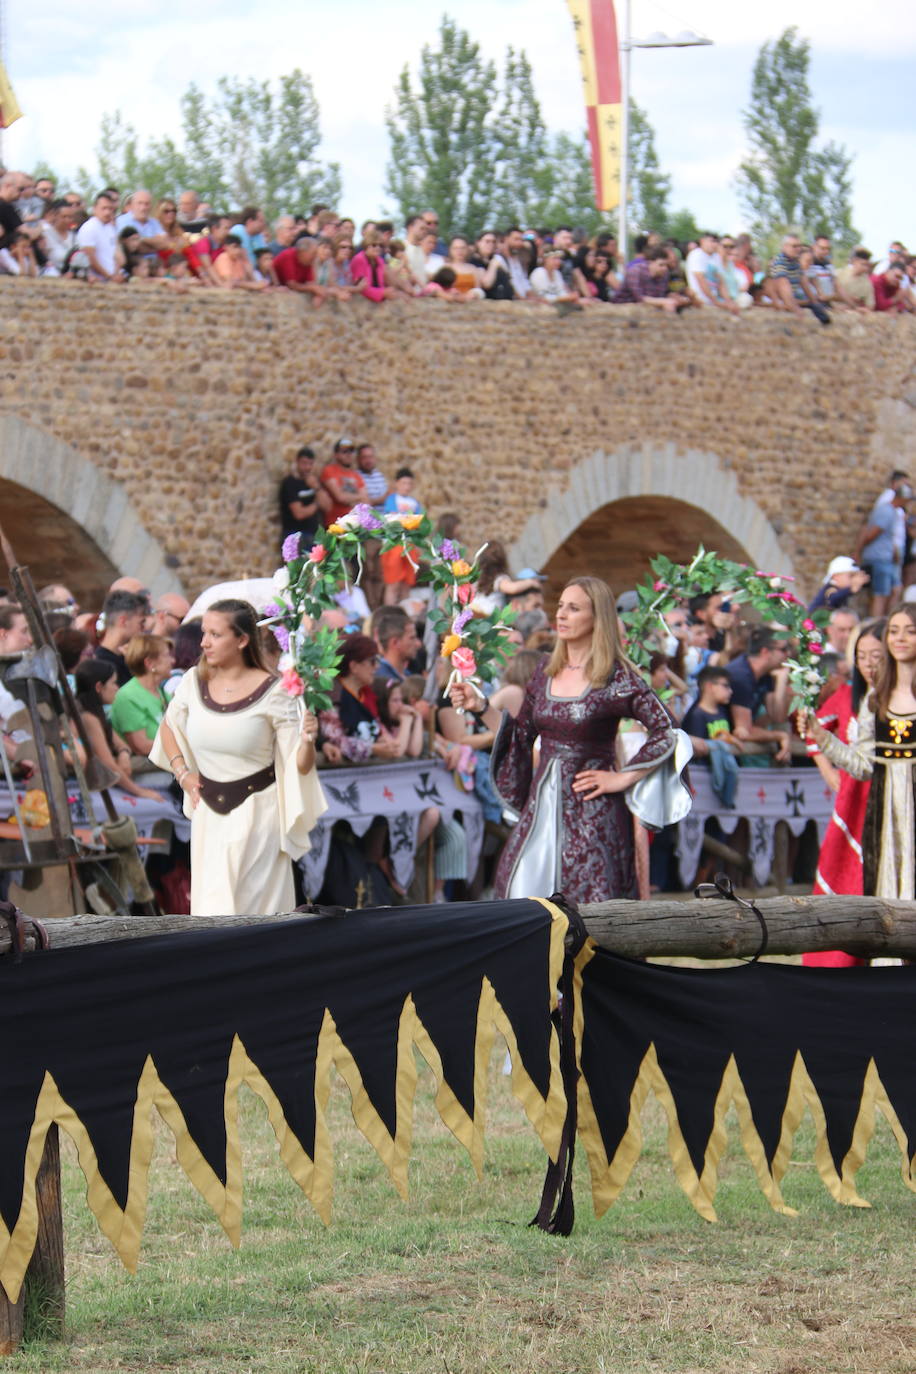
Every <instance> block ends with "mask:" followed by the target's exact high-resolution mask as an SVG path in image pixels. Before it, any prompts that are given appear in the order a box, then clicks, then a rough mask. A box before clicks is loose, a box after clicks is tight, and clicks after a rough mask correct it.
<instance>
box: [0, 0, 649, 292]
mask: <svg viewBox="0 0 916 1374" xmlns="http://www.w3.org/2000/svg"><path fill="white" fill-rule="evenodd" d="M0 3H2V0H0ZM619 47H620V203H619V204H618V206H617V260H618V263H619V265H621V266H622V267H626V265H627V258H628V256H629V254H628V253H627V197H628V196H629V191H630V187H629V172H630V167H629V162H630V50H631V43H630V0H623V37H622V38H621V39H620V44H619Z"/></svg>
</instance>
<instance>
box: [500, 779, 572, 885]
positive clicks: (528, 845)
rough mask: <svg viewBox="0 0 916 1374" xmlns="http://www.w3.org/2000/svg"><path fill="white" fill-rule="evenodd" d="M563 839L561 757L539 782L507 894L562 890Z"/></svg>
mask: <svg viewBox="0 0 916 1374" xmlns="http://www.w3.org/2000/svg"><path fill="white" fill-rule="evenodd" d="M562 839H563V837H562V807H561V806H560V760H559V759H556V758H554V759H551V760H550V763H549V764H548V765H547V767H546V769H545V770H544V773H543V774H542V776H541V780H540V782H539V783H538V789H537V798H536V800H535V804H534V817H533V819H532V822H531V829H530V830H529V831H528V835H527V838H526V839H525V843H524V844H523V845H522V848H521V850H520V851H519V854H518V858H517V859H516V860H515V864H514V865H513V868H512V876H511V877H510V879H509V883H508V886H507V888H506V896H507V897H530V896H531V895H532V893H537V894H538V895H540V896H543V897H549V896H550V895H551V894H552V893H554V892H558V891H559V890H560V886H561V883H560V853H561V849H562Z"/></svg>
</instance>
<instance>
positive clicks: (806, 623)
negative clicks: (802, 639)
mask: <svg viewBox="0 0 916 1374" xmlns="http://www.w3.org/2000/svg"><path fill="white" fill-rule="evenodd" d="M802 629H803V630H807V632H808V634H810V633H811V631H812V630H816V629H817V626H816V625H815V623H814V621H813V620H803V621H802Z"/></svg>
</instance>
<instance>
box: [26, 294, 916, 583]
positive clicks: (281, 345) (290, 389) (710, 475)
mask: <svg viewBox="0 0 916 1374" xmlns="http://www.w3.org/2000/svg"><path fill="white" fill-rule="evenodd" d="M914 345H916V320H914V319H913V318H912V317H906V318H902V319H897V318H888V317H883V316H873V317H867V318H864V319H863V318H859V317H850V316H840V317H839V318H837V320H836V321H835V322H834V323H833V325H832V326H831V327H830V328H828V329H824V328H821V327H820V326H819V325H817V324H816V323H815V322H814V321H813V320H810V319H807V318H805V319H803V320H801V321H799V322H797V323H796V322H794V321H792V320H788V319H786V318H784V317H782V316H780V315H777V314H776V313H770V312H766V311H758V312H754V313H753V315H752V317H751V318H748V319H743V320H740V321H735V320H733V319H732V318H731V317H723V316H721V315H719V314H713V313H710V312H706V311H695V312H691V313H690V314H688V315H686V316H683V317H680V318H676V319H668V318H661V319H660V318H658V317H657V316H656V315H654V314H653V313H652V312H651V311H650V310H647V309H645V308H640V307H619V308H614V309H607V310H599V309H595V310H594V311H586V312H583V313H581V314H578V315H574V316H566V317H562V318H561V317H558V316H557V315H556V314H555V313H554V311H553V310H549V309H546V308H544V309H526V308H524V307H520V306H513V305H503V304H494V303H489V302H480V303H470V304H467V305H449V304H445V303H442V302H437V301H428V300H424V301H419V302H405V303H396V304H393V305H392V304H389V305H385V306H383V307H378V306H374V305H371V304H369V303H367V302H363V301H361V300H359V301H354V302H352V303H351V304H350V306H349V307H345V308H340V309H334V308H330V307H323V308H321V309H320V310H315V309H313V308H312V307H311V305H310V304H309V303H307V302H306V301H303V300H302V299H301V298H299V297H296V296H294V295H292V294H284V293H280V292H276V293H270V294H269V295H268V296H266V297H254V296H250V295H247V294H245V293H242V292H238V293H230V292H226V293H225V294H220V293H216V292H212V291H206V292H205V291H201V292H199V293H192V294H190V295H188V296H179V295H176V294H174V293H172V292H171V291H170V290H169V289H168V288H167V287H165V286H163V285H161V284H158V283H155V284H154V283H148V284H145V283H144V284H140V283H136V284H134V285H131V286H129V287H124V288H121V289H115V288H104V289H103V288H96V287H87V286H85V285H84V284H82V283H70V282H63V281H46V282H15V281H9V280H4V281H2V282H0V479H5V480H6V481H7V482H11V483H16V484H18V485H20V486H25V487H27V488H29V489H30V490H32V491H33V492H37V493H38V494H39V496H41V497H42V498H43V499H45V500H48V501H50V503H51V504H52V505H53V506H55V508H57V509H59V510H60V511H61V512H62V516H61V519H62V521H66V520H67V519H69V518H70V516H71V514H72V518H73V520H74V521H76V523H78V524H79V525H81V526H82V527H83V528H84V529H85V530H87V531H88V533H89V534H90V535H91V537H92V538H93V540H94V541H95V542H96V544H97V545H98V547H99V549H100V550H101V553H102V555H103V556H104V558H105V559H107V560H108V561H109V562H110V563H111V564H112V565H113V566H115V567H117V568H118V569H119V570H120V571H122V572H132V571H134V570H135V569H137V568H140V567H141V566H142V567H143V568H144V572H143V574H142V575H143V576H145V577H146V578H148V580H149V581H150V583H156V585H158V586H160V587H165V586H166V585H167V584H173V583H174V582H176V581H177V582H180V584H181V585H183V586H184V587H185V589H186V590H187V591H188V592H189V593H190V594H192V595H193V594H196V592H197V591H199V590H200V589H201V587H202V586H204V585H206V584H208V583H210V582H213V581H216V580H219V579H221V578H228V577H240V576H248V575H257V574H260V573H262V572H265V571H268V570H270V569H271V568H272V566H273V565H274V550H275V549H276V546H277V523H276V510H275V492H276V485H277V483H278V481H279V479H280V477H281V476H283V475H284V473H285V471H286V470H287V464H288V462H289V460H290V459H291V458H292V456H293V454H294V452H295V449H296V447H297V446H298V445H299V444H300V443H309V444H311V445H312V446H313V447H314V448H316V450H317V451H318V452H319V455H320V456H321V457H325V456H326V455H328V454H329V452H330V448H331V446H332V444H333V441H334V440H335V438H337V437H338V436H339V435H341V434H348V435H351V436H352V437H353V438H354V439H356V440H357V441H358V440H361V439H371V440H372V441H373V442H374V444H375V445H376V447H377V449H378V452H379V456H380V459H381V462H382V465H383V467H384V468H385V469H386V470H387V471H388V472H389V473H392V472H393V470H394V468H395V467H396V466H397V465H399V464H400V463H403V462H407V463H409V464H410V465H411V466H412V467H413V468H414V469H415V471H416V472H417V474H418V476H419V478H420V494H421V496H422V498H423V499H424V501H425V502H426V503H427V505H428V506H429V507H430V508H431V509H432V510H433V511H434V512H439V511H442V510H443V509H457V510H459V511H460V512H462V514H463V515H464V519H465V526H464V530H465V536H466V537H467V540H468V542H469V543H471V544H473V543H474V542H475V541H476V540H478V539H480V540H482V539H483V538H484V537H487V536H490V537H497V538H502V539H503V541H504V542H505V543H506V544H507V545H509V546H510V547H512V548H513V554H514V555H515V556H516V557H517V558H518V559H519V560H521V561H524V562H530V561H534V562H536V563H538V564H542V565H543V564H545V563H547V561H548V560H549V559H550V558H551V557H552V556H553V555H554V554H557V555H558V557H559V556H560V554H561V552H562V547H563V545H564V542H567V543H568V541H569V540H570V539H571V538H572V537H573V536H574V533H575V530H576V528H577V526H578V525H579V524H580V523H581V522H582V521H584V520H586V519H587V518H588V517H589V516H591V515H593V513H594V512H595V511H598V510H601V509H603V508H605V507H607V508H608V511H607V526H606V536H605V541H604V542H606V543H607V544H608V547H610V546H611V545H613V542H614V528H615V527H614V512H615V507H614V505H613V504H612V503H614V502H617V501H622V500H627V501H632V500H633V499H635V498H641V497H652V496H659V497H663V498H665V503H664V505H665V507H666V508H667V512H668V514H667V525H666V523H665V521H661V522H659V521H657V520H655V519H654V518H653V516H652V513H651V512H652V508H653V506H652V503H651V502H649V504H648V505H645V504H644V505H643V506H642V507H639V506H638V505H637V507H636V508H633V509H635V510H636V511H637V512H638V511H640V510H641V514H640V515H638V518H637V517H636V516H634V517H633V519H630V520H628V524H627V534H628V538H629V541H630V544H631V545H632V544H633V542H634V533H633V530H634V521H635V528H636V535H635V542H636V544H637V545H641V546H642V549H643V552H644V553H647V554H651V553H654V552H655V551H656V549H657V548H658V549H664V551H671V547H672V540H673V538H674V534H673V532H672V517H671V511H672V510H674V511H675V512H677V511H678V510H680V509H683V512H684V518H683V520H679V518H678V517H677V516H675V518H674V521H673V524H674V526H679V527H682V528H683V529H684V531H685V536H684V537H685V538H688V537H689V538H690V539H691V540H692V539H693V538H694V536H695V534H696V533H697V532H700V533H702V529H703V520H704V518H705V517H708V520H709V524H710V528H711V529H712V530H713V531H715V530H725V531H726V532H727V533H728V535H729V538H730V539H731V540H732V541H733V543H734V545H735V546H736V547H741V548H743V549H744V550H745V551H746V552H747V554H748V556H749V557H750V558H752V559H753V560H754V561H763V560H764V559H768V560H769V561H773V560H774V559H777V560H778V561H779V562H780V565H781V567H782V568H783V569H785V570H788V569H789V568H794V569H795V570H796V572H797V574H798V575H799V577H800V580H801V583H802V585H803V586H810V585H811V583H812V582H813V581H815V580H817V578H818V577H819V576H820V574H821V572H822V570H823V568H824V566H825V565H826V563H827V562H828V561H829V559H830V558H831V557H832V556H833V555H834V554H835V553H837V552H844V551H847V550H848V549H849V548H850V546H851V542H852V540H853V538H854V536H855V532H856V530H857V528H858V526H859V523H860V521H861V518H862V516H863V514H864V513H865V512H866V510H867V507H868V504H869V501H870V499H871V497H872V496H873V494H874V493H875V492H876V491H877V489H878V488H879V486H880V484H881V482H882V480H883V478H884V476H885V475H886V472H887V470H888V469H889V468H891V467H893V466H901V467H907V466H909V467H910V468H911V470H913V471H914V472H916V426H914V423H913V422H914V419H916V368H914V356H916V354H914ZM4 425H5V428H4ZM36 431H37V433H36ZM16 435H18V436H19V438H18V439H17V441H16V443H13V441H12V438H11V436H16ZM23 435H27V436H28V443H26V444H25V445H24V447H23V442H21V441H22V436H23ZM17 445H18V447H17ZM14 450H16V451H17V452H19V456H18V457H17V458H16V459H15V461H14V460H13V458H12V457H11V456H10V455H11V454H12V453H13V451H14ZM20 450H21V451H20ZM23 453H25V454H26V456H25V457H23V456H22V454H23ZM29 455H31V456H29ZM87 465H88V467H87ZM64 470H66V471H67V472H70V473H71V475H70V476H69V477H67V478H66V480H64V479H63V478H61V477H60V476H59V474H60V473H61V472H62V471H64ZM77 471H78V472H79V473H80V474H82V475H81V476H73V475H72V474H73V473H76V472H77ZM87 471H89V472H90V478H91V480H90V481H89V486H88V488H87V484H86V473H87ZM94 473H97V474H98V481H97V480H96V478H95V477H94V476H92V474H94ZM54 474H58V477H57V478H56V479H55V480H52V477H53V476H54ZM68 483H69V485H68ZM68 492H69V493H70V495H67V494H66V493H68ZM60 493H64V494H63V495H61V494H60ZM81 493H82V496H81ZM674 502H679V503H681V506H675V505H673V504H672V503H674ZM655 506H656V508H658V509H659V510H661V509H662V505H660V504H659V503H658V502H656V503H655ZM101 507H104V511H102V510H101ZM4 509H5V510H7V511H8V510H9V509H10V505H9V501H7V502H6V503H5V505H4ZM617 509H618V513H622V514H625V512H626V509H627V508H626V507H623V506H621V507H619V508H617ZM105 512H107V514H105ZM103 516H104V518H103ZM599 525H600V522H599ZM13 533H15V531H13ZM21 533H22V535H23V536H25V535H26V534H27V531H26V530H23V531H22V532H21ZM674 533H676V530H675V531H674ZM15 542H16V541H15V539H14V543H15ZM666 545H667V546H668V547H667V548H666V547H665V546H666ZM593 547H594V548H595V549H596V553H595V556H596V557H597V556H598V552H597V551H600V550H598V546H597V545H595V546H593ZM17 552H18V550H17ZM20 556H21V555H20ZM151 569H152V570H153V571H150V570H151ZM590 570H595V569H590ZM138 575H139V574H138ZM157 578H158V582H157Z"/></svg>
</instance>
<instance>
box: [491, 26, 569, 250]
mask: <svg viewBox="0 0 916 1374" xmlns="http://www.w3.org/2000/svg"><path fill="white" fill-rule="evenodd" d="M493 143H494V160H495V175H494V186H493V203H492V206H491V211H490V218H491V219H492V220H493V221H494V223H497V224H501V225H508V224H515V223H519V224H540V223H542V222H543V217H544V204H545V200H548V199H549V197H550V195H551V192H552V185H553V174H554V169H553V167H552V165H551V161H550V159H551V154H552V151H553V150H552V148H551V140H550V138H549V136H548V133H547V129H546V127H545V125H544V120H543V116H542V115H541V106H540V102H539V100H538V98H537V94H536V92H535V89H534V76H533V73H532V71H531V63H530V62H529V61H528V58H527V55H526V54H525V53H524V52H521V51H520V52H518V53H516V51H515V50H514V48H509V49H508V50H507V52H506V62H505V67H504V70H503V82H502V100H501V101H500V105H499V112H498V116H497V118H496V121H495V124H494V127H493Z"/></svg>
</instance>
